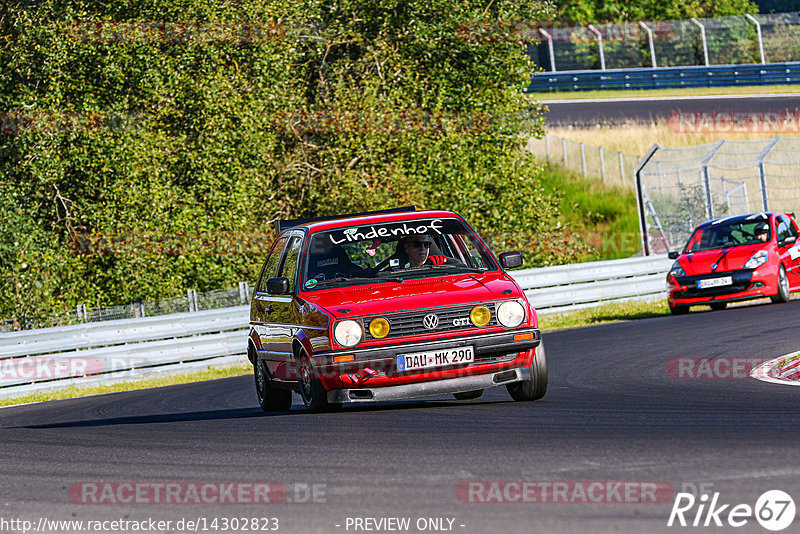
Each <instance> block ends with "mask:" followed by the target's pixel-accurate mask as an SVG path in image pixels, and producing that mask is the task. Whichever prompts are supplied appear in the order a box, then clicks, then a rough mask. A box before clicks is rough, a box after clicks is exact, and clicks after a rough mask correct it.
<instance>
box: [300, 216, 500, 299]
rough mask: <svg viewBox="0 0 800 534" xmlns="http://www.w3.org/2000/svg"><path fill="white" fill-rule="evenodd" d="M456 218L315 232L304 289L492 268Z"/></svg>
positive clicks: (471, 234) (483, 250)
mask: <svg viewBox="0 0 800 534" xmlns="http://www.w3.org/2000/svg"><path fill="white" fill-rule="evenodd" d="M497 268H498V266H497V264H496V263H495V262H494V260H493V259H492V255H491V254H490V253H489V251H488V250H486V248H485V247H484V246H483V244H482V243H481V241H480V240H479V239H478V237H477V236H476V235H475V234H474V232H473V231H472V230H470V229H469V228H468V227H467V226H466V225H464V224H463V223H462V222H461V221H459V220H458V219H449V218H448V219H413V220H407V221H400V222H397V221H393V222H386V223H379V224H370V225H365V226H354V227H349V228H337V229H335V230H329V231H326V232H318V233H316V234H314V235H313V236H312V237H311V241H310V242H309V246H308V253H307V254H306V261H305V265H304V269H303V282H302V283H303V288H304V289H305V290H312V289H323V288H329V287H333V286H341V285H352V284H359V283H365V282H367V283H375V282H386V283H402V282H403V281H404V280H410V279H414V278H425V277H429V276H441V275H442V274H456V273H465V272H483V271H488V270H496V269H497Z"/></svg>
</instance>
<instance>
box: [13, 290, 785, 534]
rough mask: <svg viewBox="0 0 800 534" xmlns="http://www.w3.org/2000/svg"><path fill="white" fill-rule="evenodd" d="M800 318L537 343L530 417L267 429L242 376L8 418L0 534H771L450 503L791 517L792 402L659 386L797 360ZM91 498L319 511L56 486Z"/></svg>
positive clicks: (411, 417)
mask: <svg viewBox="0 0 800 534" xmlns="http://www.w3.org/2000/svg"><path fill="white" fill-rule="evenodd" d="M798 314H800V301H792V302H790V303H788V304H783V305H753V306H747V307H739V308H735V309H730V310H726V311H721V312H710V311H700V312H697V313H694V312H693V313H691V314H689V315H686V316H679V317H658V318H652V319H644V320H637V321H630V322H620V323H613V324H608V325H601V326H593V327H586V328H579V329H572V330H562V331H556V332H550V333H545V335H544V337H543V339H544V341H545V346H546V348H547V357H548V363H549V371H550V389H549V391H548V393H547V395H546V397H545V398H544V399H542V400H541V401H537V402H532V403H515V402H513V401H511V400H510V397H509V396H508V394H507V392H506V391H505V388H495V389H493V390H490V391H489V392H487V393H486V394H485V395H484V396H483V397H481V398H480V399H477V400H474V401H455V400H453V399H451V398H449V397H440V398H436V399H432V400H424V401H409V402H397V403H391V404H383V405H376V406H369V407H362V406H359V407H355V408H352V407H350V408H346V409H344V410H343V411H341V412H339V413H331V414H310V413H307V412H306V411H305V410H304V409H303V408H302V407H301V406H300V405H299V400H298V397H297V396H295V406H294V407H293V408H292V410H291V411H290V412H289V413H287V414H264V413H262V412H261V411H260V410H259V409H258V407H257V403H256V396H255V391H254V386H253V380H252V378H251V377H250V376H242V377H234V378H227V379H220V380H215V381H209V382H202V383H195V384H184V385H178V386H170V387H165V388H160V389H155V390H140V391H131V392H122V393H114V394H108V395H102V396H96V397H88V398H81V399H70V400H63V401H53V402H48V403H42V404H33V405H27V406H19V407H13V408H6V409H2V410H0V466H2V470H1V471H0V482H2V483H1V484H0V504H2V508H0V520H2V519H5V520H8V519H12V518H17V519H22V518H25V519H30V520H33V521H35V522H38V518H39V517H47V518H49V519H59V520H70V519H72V520H112V519H121V518H125V519H128V520H141V519H146V518H148V517H150V518H154V519H163V520H168V519H169V520H174V521H177V520H179V519H181V518H190V519H197V518H206V520H207V521H211V519H213V518H214V517H217V518H222V517H227V518H231V517H240V518H252V517H277V518H279V521H280V523H279V524H280V529H279V532H291V533H295V532H296V533H323V532H324V533H338V532H390V530H371V531H367V530H354V529H353V528H352V527H351V528H350V529H346V528H345V525H346V521H347V518H348V517H350V518H355V517H361V518H363V517H374V518H379V517H409V518H412V526H413V525H414V521H416V520H417V518H428V517H444V518H452V519H454V523H453V526H452V530H450V532H463V533H465V534H466V533H470V534H475V533H490V532H520V533H521V532H525V533H539V532H542V533H544V532H554V533H562V532H563V533H573V532H574V533H602V532H615V533H616V532H623V533H627V532H647V533H652V532H675V531H678V532H689V531H702V532H730V531H734V530H735V531H736V532H764V531H765V530H764V529H762V528H760V527H759V525H758V524H757V523H756V521H755V520H754V519H753V518H751V519H750V520H749V522H748V523H747V524H746V525H745V526H744V527H742V528H737V529H733V528H731V527H728V526H726V527H724V528H713V527H712V528H702V527H698V528H694V529H693V528H685V529H682V528H675V527H673V528H668V527H667V526H666V524H667V520H668V517H669V514H670V510H671V508H672V503H673V498H671V497H670V498H668V499H666V500H665V501H664V502H660V503H656V504H651V503H632V504H628V503H618V502H617V503H601V504H595V503H578V502H559V503H549V504H548V503H538V502H537V503H503V504H497V503H463V502H460V501H459V499H458V498H457V494H456V488H457V487H458V485H459V483H461V482H464V481H487V480H489V481H554V482H570V481H661V482H666V483H668V484H669V485H670V486H671V487H672V488H673V489H674V491H681V489H682V488H683V487H684V485H693V486H694V487H700V485H702V484H705V485H706V486H705V487H706V489H709V490H710V491H712V492H719V494H720V496H719V500H720V502H724V503H729V504H739V503H745V504H749V505H751V506H753V505H754V504H755V502H756V499H757V498H758V496H759V495H760V494H761V493H763V492H764V491H766V490H770V489H780V490H783V491H786V492H788V493H789V494H790V495H792V496H793V497H794V499H795V501H798V499H800V457H799V455H798V454H797V453H798V436H799V434H800V433H799V432H798V430H797V429H798V428H800V388H796V387H787V386H781V385H775V384H768V383H764V382H760V381H757V380H754V379H750V378H742V379H728V378H726V376H725V375H726V369H727V370H728V371H730V370H731V369H732V368H733V367H730V366H727V367H722V366H720V367H719V368H718V369H717V374H718V376H719V378H716V379H715V378H712V379H692V378H678V377H676V376H674V373H673V375H672V376H671V374H670V372H668V368H669V362H670V361H671V360H672V361H674V359H675V358H679V357H688V358H696V357H697V358H713V357H717V358H731V359H732V360H727V361H728V364H731V365H737V364H736V362H737V361H739V360H736V359H737V358H744V359H747V358H751V357H756V358H758V359H759V360H766V359H770V358H774V357H777V356H780V355H783V354H787V353H790V352H793V351H796V350H798V348H800V330H799V329H798V328H797V319H796V317H797V316H798ZM86 481H139V482H171V481H222V482H224V481H239V482H243V481H255V482H264V481H274V482H279V483H282V484H284V485H285V486H286V487H287V488H289V500H292V501H298V500H299V501H303V500H304V498H303V497H304V490H303V489H302V488H304V487H305V486H303V485H311V484H320V485H322V486H318V490H319V491H318V495H317V499H316V500H317V501H318V502H300V503H298V502H284V503H281V504H268V505H263V504H262V505H230V504H226V505H219V504H185V505H183V504H182V505H176V504H158V505H151V504H115V505H110V504H99V505H87V504H76V503H74V502H72V501H71V499H70V495H69V488H70V487H73V485H74V484H76V483H80V482H86ZM296 484H299V485H300V486H296ZM686 487H689V486H686ZM323 494H324V495H323ZM694 511H695V509H693V510H692V514H693V513H694ZM687 517H688V518H689V519H690V520H691V519H692V517H693V515H687ZM722 518H723V519H724V518H725V515H724V514H723V516H722ZM798 523H800V521H795V523H794V524H793V525H792V527H791V528H790V529H788V530H787V532H789V531H794V532H796V531H797V525H798ZM445 524H447V523H445ZM336 525H340V526H339V527H337V526H336ZM461 525H464V526H461ZM9 531H12V532H13V530H9ZM75 531H77V530H75ZM173 531H174V530H173ZM240 531H241V530H240ZM437 531H438V532H445V531H446V530H437ZM180 532H183V531H180ZM395 532H397V531H395ZM401 532H420V530H417V529H416V527H415V526H414V527H413V528H411V529H410V530H406V531H401Z"/></svg>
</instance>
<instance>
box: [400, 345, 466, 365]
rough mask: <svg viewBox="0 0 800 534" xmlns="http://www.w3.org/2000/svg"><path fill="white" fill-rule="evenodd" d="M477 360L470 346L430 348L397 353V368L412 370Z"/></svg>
mask: <svg viewBox="0 0 800 534" xmlns="http://www.w3.org/2000/svg"><path fill="white" fill-rule="evenodd" d="M473 361H475V350H474V349H473V348H472V347H471V346H470V347H459V348H457V349H442V350H430V351H427V352H413V353H411V354H398V355H397V370H398V371H411V370H414V369H427V368H430V367H444V366H446V365H458V364H462V363H472V362H473Z"/></svg>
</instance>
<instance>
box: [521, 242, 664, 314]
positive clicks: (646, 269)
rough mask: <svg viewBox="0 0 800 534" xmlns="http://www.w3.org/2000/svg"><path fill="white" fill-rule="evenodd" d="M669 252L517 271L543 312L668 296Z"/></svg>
mask: <svg viewBox="0 0 800 534" xmlns="http://www.w3.org/2000/svg"><path fill="white" fill-rule="evenodd" d="M671 265H672V260H670V259H668V258H667V256H666V254H661V255H656V256H646V257H642V258H627V259H623V260H609V261H596V262H589V263H577V264H574V265H559V266H556V267H543V268H540V269H528V270H525V271H515V272H513V273H512V274H513V276H514V278H515V279H516V280H517V283H519V285H520V287H522V289H523V290H525V294H526V295H527V296H528V299H529V300H530V301H531V304H533V307H534V308H536V311H537V312H538V313H540V314H543V313H552V312H562V311H569V310H573V309H578V308H585V307H589V306H596V305H598V304H602V303H604V302H608V301H612V300H620V299H641V298H656V297H659V296H664V295H666V289H667V281H666V274H667V271H669V268H670V266H671Z"/></svg>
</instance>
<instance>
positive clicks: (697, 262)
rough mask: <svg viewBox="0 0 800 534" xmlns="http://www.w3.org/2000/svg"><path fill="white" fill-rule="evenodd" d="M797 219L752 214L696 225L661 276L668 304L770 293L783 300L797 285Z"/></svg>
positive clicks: (679, 307) (682, 309)
mask: <svg viewBox="0 0 800 534" xmlns="http://www.w3.org/2000/svg"><path fill="white" fill-rule="evenodd" d="M798 235H799V234H798V229H797V223H796V222H795V220H794V216H793V215H789V214H786V213H753V214H750V215H737V216H734V217H725V218H722V219H716V220H713V221H709V222H707V223H704V224H701V225H700V226H698V227H697V228H696V229H695V231H694V233H693V234H692V236H691V237H690V238H689V242H688V243H687V244H686V247H685V248H684V249H683V252H682V253H680V254H678V253H677V252H670V253H669V257H670V258H671V259H674V260H675V263H674V264H673V265H672V269H671V270H670V272H669V274H668V275H667V282H668V284H669V309H670V311H671V312H672V313H673V314H676V315H677V314H684V313H686V312H688V311H689V307H690V306H693V305H695V304H706V305H710V306H711V308H712V309H714V310H721V309H724V308H725V306H726V305H727V303H728V302H734V301H738V300H747V299H754V298H761V297H770V298H771V299H772V302H786V301H787V300H789V292H790V291H795V290H800V243H798V242H797V240H798Z"/></svg>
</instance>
